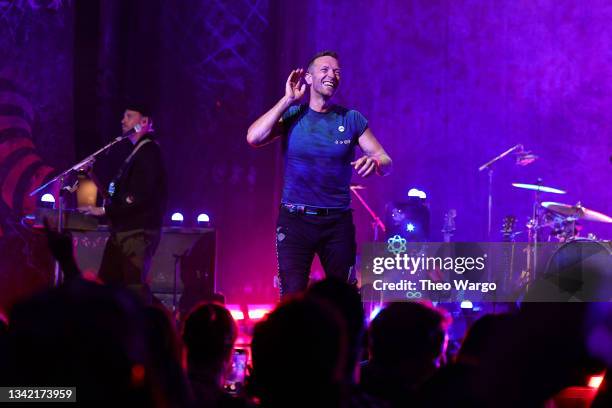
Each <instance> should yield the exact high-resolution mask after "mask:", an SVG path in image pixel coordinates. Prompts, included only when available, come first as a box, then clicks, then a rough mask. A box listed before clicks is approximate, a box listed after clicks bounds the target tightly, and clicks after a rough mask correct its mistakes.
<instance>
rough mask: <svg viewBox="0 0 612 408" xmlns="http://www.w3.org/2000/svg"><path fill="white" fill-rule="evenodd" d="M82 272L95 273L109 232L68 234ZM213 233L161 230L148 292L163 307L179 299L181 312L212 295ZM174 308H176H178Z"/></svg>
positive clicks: (213, 272)
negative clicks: (175, 297) (161, 303)
mask: <svg viewBox="0 0 612 408" xmlns="http://www.w3.org/2000/svg"><path fill="white" fill-rule="evenodd" d="M71 232H72V237H73V244H74V248H75V256H76V261H77V263H78V264H79V267H80V268H81V270H82V271H84V272H86V271H91V272H93V273H95V274H97V272H98V270H99V268H100V263H101V261H102V254H103V253H104V246H105V245H106V240H107V239H108V236H109V232H108V231H105V230H101V229H99V230H97V231H71ZM215 245H216V233H215V230H214V229H212V228H173V227H169V228H163V230H162V235H161V240H160V242H159V246H158V247H157V251H156V252H155V256H154V257H153V261H152V264H151V271H150V272H149V275H150V277H151V291H152V292H153V294H154V295H155V296H156V297H158V298H159V299H160V300H162V301H163V303H164V304H166V305H168V304H172V303H174V293H175V291H176V295H177V301H179V299H180V301H179V302H180V303H179V305H180V309H181V312H182V313H185V312H187V311H188V310H189V309H191V307H193V305H195V304H196V303H197V302H198V301H200V300H207V299H212V298H213V295H214V293H215ZM179 305H177V306H179Z"/></svg>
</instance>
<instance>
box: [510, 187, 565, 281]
mask: <svg viewBox="0 0 612 408" xmlns="http://www.w3.org/2000/svg"><path fill="white" fill-rule="evenodd" d="M512 186H513V187H516V188H520V189H523V190H529V191H533V192H534V197H533V207H532V208H533V211H532V214H531V219H530V220H529V221H528V222H527V225H526V227H527V249H526V252H527V254H526V255H527V265H526V267H525V270H523V272H522V273H521V280H522V281H525V282H532V281H533V280H534V279H535V278H536V276H535V273H536V271H537V267H538V242H539V239H540V237H539V233H540V229H542V228H543V227H544V226H546V222H544V211H542V208H543V207H542V205H541V199H540V197H541V195H542V193H550V194H566V191H565V190H561V189H558V188H554V187H548V186H544V185H543V184H542V179H540V178H538V180H537V184H526V183H512Z"/></svg>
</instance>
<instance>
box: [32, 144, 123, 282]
mask: <svg viewBox="0 0 612 408" xmlns="http://www.w3.org/2000/svg"><path fill="white" fill-rule="evenodd" d="M126 137H127V135H125V136H119V137H117V138H116V139H114V140H113V141H112V142H110V143H108V144H107V145H106V146H104V147H102V148H100V149H98V150H96V151H95V152H94V153H92V154H90V155H89V156H87V157H86V158H84V159H83V160H81V161H80V162H78V163H77V164H75V165H74V166H72V167H70V168H68V169H66V170H65V171H63V172H61V173H60V174H58V175H57V176H55V177H54V178H52V179H51V180H49V181H47V182H46V183H45V184H43V185H42V186H40V187H38V188H37V189H35V190H33V191H32V192H30V194H29V196H30V197H32V196H33V195H36V194H38V193H40V192H41V191H43V190H44V189H46V188H47V187H49V186H50V185H51V184H53V183H55V182H59V187H60V188H59V193H58V200H57V206H56V207H57V208H56V209H57V232H58V233H62V232H63V229H64V220H63V217H64V194H63V193H64V191H65V190H66V189H65V188H64V180H65V179H66V177H67V176H68V175H69V174H70V173H71V172H73V171H78V170H80V169H82V168H84V167H86V166H87V165H89V164H93V163H94V162H95V161H96V156H98V155H99V154H100V153H103V152H104V151H106V150H108V149H110V147H111V146H113V145H115V144H116V143H119V142H120V141H122V140H123V139H125V138H126ZM67 191H69V192H73V191H74V189H71V188H69V189H68V190H67ZM62 280H63V276H62V272H61V269H60V266H59V262H58V260H57V259H56V260H55V270H54V276H53V284H54V286H59V285H60V284H61V283H62Z"/></svg>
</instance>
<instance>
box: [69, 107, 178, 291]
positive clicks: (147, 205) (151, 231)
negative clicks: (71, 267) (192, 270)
mask: <svg viewBox="0 0 612 408" xmlns="http://www.w3.org/2000/svg"><path fill="white" fill-rule="evenodd" d="M121 128H122V131H123V135H124V136H125V137H128V138H129V140H130V142H131V143H132V145H133V149H132V152H131V153H130V155H129V156H128V157H127V158H126V159H125V161H124V162H123V165H122V166H121V167H120V168H119V170H118V171H117V173H116V175H115V177H114V179H113V181H112V182H111V183H110V184H109V186H108V198H107V199H106V200H105V203H104V206H103V207H87V208H83V209H81V210H82V211H84V212H86V213H89V214H92V215H97V216H102V215H106V216H107V217H108V220H109V224H110V237H109V239H108V241H107V242H106V247H105V249H104V255H103V257H102V263H101V265H100V272H99V277H100V278H101V279H102V280H103V281H104V282H105V283H108V284H111V285H123V286H127V287H128V288H130V289H132V290H134V291H136V292H137V293H138V294H139V295H140V296H142V297H143V299H144V300H145V301H146V302H148V303H150V302H151V292H150V289H149V284H148V272H149V269H150V266H151V259H152V258H153V255H154V254H155V250H156V249H157V245H158V244H159V240H160V236H161V226H162V220H163V216H164V213H165V209H166V200H167V181H166V170H165V166H164V163H163V160H162V154H161V149H160V147H159V145H158V143H157V142H156V141H155V139H154V137H153V136H154V133H153V119H152V115H151V111H150V109H149V108H148V107H147V105H146V104H142V103H136V102H133V103H130V104H129V105H128V106H127V108H126V110H125V112H124V114H123V120H122V121H121Z"/></svg>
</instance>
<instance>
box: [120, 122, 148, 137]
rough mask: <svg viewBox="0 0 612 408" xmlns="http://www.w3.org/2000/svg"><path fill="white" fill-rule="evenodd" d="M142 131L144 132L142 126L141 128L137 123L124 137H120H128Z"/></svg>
mask: <svg viewBox="0 0 612 408" xmlns="http://www.w3.org/2000/svg"><path fill="white" fill-rule="evenodd" d="M141 130H142V126H140V124H138V123H137V124H136V125H135V126H134V127H133V128H131V129H130V130H128V131H127V132H125V134H124V135H123V136H119V137H121V138H124V137H128V136H131V135H133V134H134V133H138V132H140V131H141Z"/></svg>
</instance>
